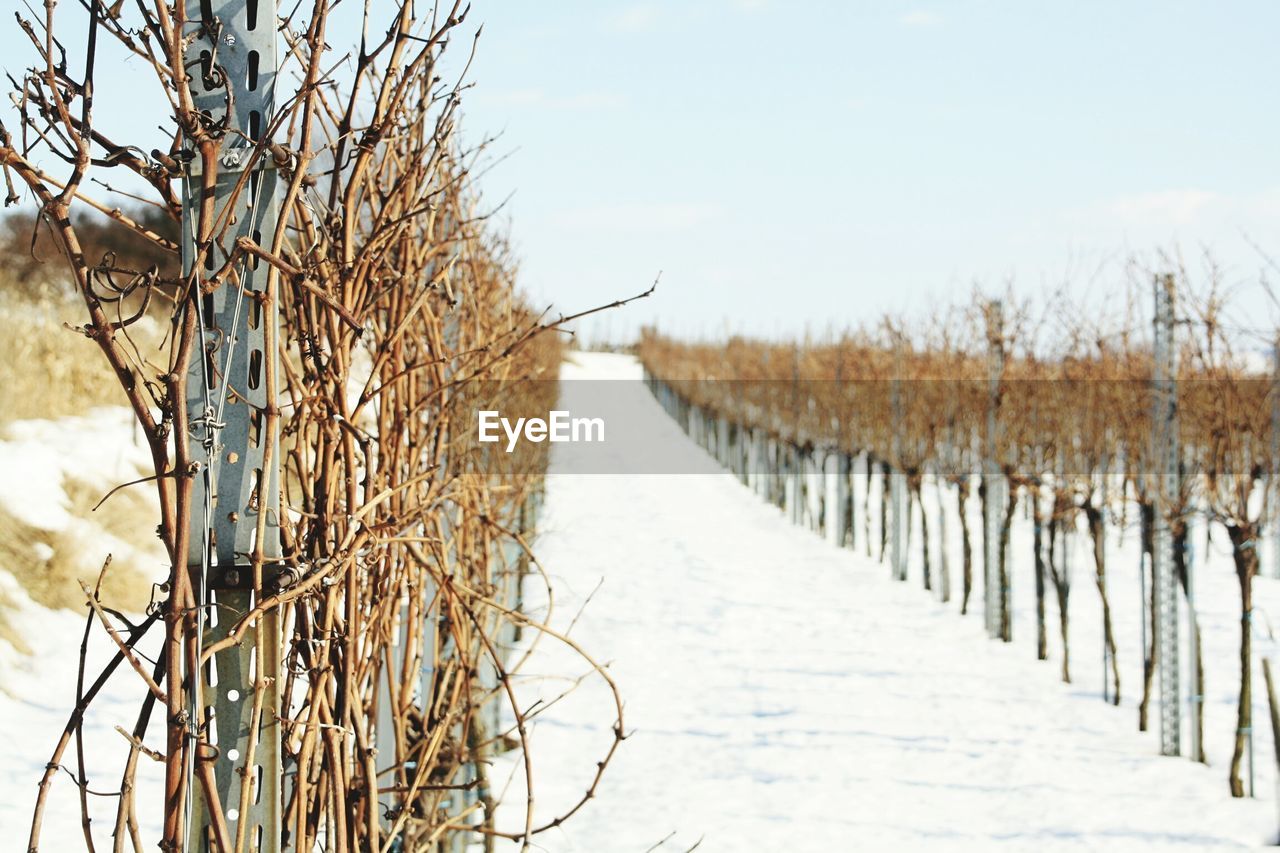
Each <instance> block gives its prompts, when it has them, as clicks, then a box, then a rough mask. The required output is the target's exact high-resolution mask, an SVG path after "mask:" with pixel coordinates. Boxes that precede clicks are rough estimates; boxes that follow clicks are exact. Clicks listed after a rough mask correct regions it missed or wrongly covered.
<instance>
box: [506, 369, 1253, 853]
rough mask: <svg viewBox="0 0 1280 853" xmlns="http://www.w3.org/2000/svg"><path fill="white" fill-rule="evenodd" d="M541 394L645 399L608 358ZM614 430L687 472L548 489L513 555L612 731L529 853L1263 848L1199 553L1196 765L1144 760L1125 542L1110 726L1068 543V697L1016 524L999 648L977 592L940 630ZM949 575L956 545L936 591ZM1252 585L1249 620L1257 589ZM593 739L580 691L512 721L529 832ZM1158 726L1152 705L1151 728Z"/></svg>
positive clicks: (822, 545)
mask: <svg viewBox="0 0 1280 853" xmlns="http://www.w3.org/2000/svg"><path fill="white" fill-rule="evenodd" d="M562 375H563V376H564V377H565V378H591V379H601V378H614V379H620V380H631V381H633V382H634V383H635V391H636V393H637V394H641V395H647V391H645V390H644V388H643V386H642V385H641V384H640V383H639V382H638V381H636V380H638V379H639V377H640V369H639V366H638V365H637V364H636V363H635V361H634V360H632V359H630V358H628V357H625V356H615V355H603V354H576V355H575V356H574V359H573V362H572V363H570V364H569V365H567V366H566V368H565V371H564V373H563V374H562ZM631 410H632V411H635V412H638V413H643V415H644V417H646V418H648V419H650V420H651V423H646V424H645V428H646V429H651V430H653V431H654V434H655V435H658V436H661V437H662V440H663V441H665V442H670V445H671V447H672V453H673V454H676V453H679V454H685V455H687V456H688V460H687V463H684V462H682V463H681V464H682V465H684V466H685V469H686V470H688V471H689V472H690V473H688V474H684V475H653V476H623V477H614V476H605V475H573V476H569V475H561V476H556V475H553V476H551V477H550V479H549V483H548V488H547V502H546V506H545V510H544V515H543V517H542V520H541V522H540V523H541V531H542V532H541V535H540V537H539V539H538V543H537V553H538V555H539V558H540V560H541V562H542V563H543V564H544V566H545V567H546V568H547V570H548V571H549V572H550V573H551V575H552V577H553V579H554V580H555V582H556V611H555V614H554V615H553V618H552V623H553V624H555V625H558V626H560V627H561V628H563V627H565V626H567V625H569V624H570V623H571V622H573V620H574V619H575V618H576V620H577V621H576V623H575V624H574V627H573V633H572V636H573V638H574V639H575V640H577V641H578V642H579V643H581V644H582V645H583V646H585V647H586V648H587V649H589V650H591V652H592V653H593V654H595V655H596V656H597V657H598V658H599V659H601V660H607V661H610V662H611V664H610V667H609V671H610V672H611V674H612V676H613V677H614V678H615V679H616V680H617V681H618V683H619V684H620V685H621V687H622V690H623V693H624V696H625V699H626V702H627V704H626V724H627V728H628V729H629V730H630V731H632V732H633V734H632V736H631V737H630V739H628V740H627V741H626V742H625V743H624V744H623V745H622V747H621V748H620V749H619V752H618V754H617V756H616V757H615V758H614V760H613V762H612V764H611V765H610V767H609V769H608V773H607V774H606V776H605V779H604V781H603V783H602V784H601V786H600V788H599V790H598V791H597V796H596V797H595V800H594V801H593V802H591V803H589V804H588V805H587V806H586V808H585V809H584V810H583V811H581V812H579V813H578V814H577V815H576V816H574V818H572V819H571V820H570V821H568V822H567V823H565V824H564V825H563V826H561V827H559V828H556V829H553V830H551V831H549V832H547V833H545V834H543V835H541V836H539V843H540V845H541V846H542V848H543V849H546V850H551V851H582V853H600V852H601V851H644V850H648V849H649V848H650V847H652V846H655V845H656V849H657V850H659V851H685V850H688V849H690V848H691V847H692V846H693V845H695V844H696V843H698V842H699V841H701V844H700V846H699V847H698V850H699V851H721V850H723V851H742V850H751V851H756V850H760V851H774V850H786V851H845V850H903V849H923V848H927V849H931V850H932V849H941V850H985V849H993V848H1001V849H1009V850H1029V849H1044V850H1056V849H1095V848H1096V849H1109V850H1110V849H1125V850H1129V849H1165V848H1180V849H1185V850H1210V849H1220V848H1233V847H1258V846H1261V845H1263V844H1265V843H1266V842H1268V841H1270V840H1271V839H1273V838H1274V837H1275V828H1276V807H1275V799H1274V793H1273V792H1274V790H1275V789H1274V778H1275V776H1274V772H1273V771H1272V770H1271V767H1272V759H1271V756H1272V755H1273V753H1272V751H1271V743H1270V737H1269V735H1268V734H1267V733H1266V732H1265V729H1266V728H1267V726H1266V722H1265V721H1266V719H1267V717H1266V706H1265V704H1264V700H1262V699H1261V697H1260V698H1259V702H1258V704H1257V707H1256V716H1255V720H1256V722H1257V728H1258V730H1259V736H1258V742H1257V744H1256V761H1257V764H1258V775H1257V791H1258V798H1257V799H1253V800H1233V799H1232V798H1231V797H1230V796H1229V793H1228V789H1227V784H1226V773H1227V761H1228V759H1229V757H1230V738H1231V736H1232V733H1233V731H1234V725H1235V721H1234V716H1233V714H1234V707H1233V703H1234V695H1235V686H1236V684H1237V679H1238V672H1237V664H1236V663H1235V661H1236V660H1237V658H1236V657H1235V644H1236V642H1237V639H1238V627H1237V626H1238V619H1239V615H1238V609H1237V605H1236V604H1235V601H1236V599H1235V596H1236V595H1237V593H1236V585H1235V580H1234V577H1233V576H1232V575H1231V574H1230V567H1229V565H1227V564H1226V563H1225V562H1224V561H1223V559H1222V555H1221V554H1216V555H1215V556H1214V557H1213V559H1212V560H1211V561H1210V564H1209V566H1208V567H1207V569H1206V570H1205V571H1204V573H1203V574H1202V575H1201V579H1200V582H1199V588H1200V589H1199V594H1200V600H1201V622H1202V629H1203V630H1204V632H1205V647H1206V648H1205V657H1206V668H1207V670H1208V678H1207V681H1208V694H1209V696H1208V700H1207V709H1206V730H1207V731H1206V735H1207V737H1206V739H1207V746H1208V750H1209V759H1210V762H1211V764H1212V766H1210V767H1204V766H1200V765H1196V764H1193V763H1192V762H1190V761H1188V760H1186V759H1185V758H1183V759H1179V758H1162V757H1160V756H1159V755H1158V754H1157V753H1158V740H1157V735H1156V734H1155V732H1154V731H1152V732H1150V733H1147V734H1140V733H1139V732H1138V731H1137V711H1136V702H1137V698H1138V695H1139V693H1140V690H1141V681H1140V678H1141V659H1140V654H1139V651H1138V650H1139V642H1140V641H1139V631H1140V621H1139V612H1140V611H1139V602H1140V592H1139V583H1138V575H1137V571H1136V567H1137V560H1136V552H1135V551H1134V547H1135V546H1134V540H1135V539H1136V537H1135V536H1134V535H1133V532H1132V531H1130V532H1129V533H1128V535H1127V536H1126V538H1125V540H1124V541H1117V542H1115V543H1114V545H1113V547H1111V548H1110V551H1111V553H1110V556H1111V559H1112V568H1111V571H1112V575H1111V583H1112V587H1113V592H1112V595H1113V607H1114V608H1115V610H1116V614H1115V617H1116V621H1117V626H1118V628H1117V630H1118V634H1119V641H1120V643H1121V646H1120V651H1119V659H1120V663H1121V666H1122V668H1123V672H1122V694H1123V696H1124V702H1123V704H1122V706H1121V707H1120V708H1115V707H1112V706H1110V705H1107V704H1104V703H1103V702H1102V701H1101V698H1100V692H1101V682H1102V674H1101V659H1100V657H1101V633H1100V627H1099V626H1100V616H1099V606H1098V595H1097V592H1096V589H1095V587H1094V585H1093V579H1092V567H1091V564H1090V563H1088V562H1086V556H1087V555H1086V552H1085V550H1084V548H1085V543H1084V537H1083V536H1077V537H1075V538H1076V539H1077V545H1078V548H1079V550H1078V553H1077V554H1076V555H1075V559H1074V566H1075V570H1074V580H1075V583H1074V588H1073V592H1072V598H1071V615H1072V640H1073V647H1072V651H1073V673H1074V676H1075V683H1074V684H1071V685H1066V684H1062V683H1061V682H1060V681H1059V677H1058V674H1059V666H1060V664H1059V663H1058V660H1059V659H1058V643H1057V635H1056V631H1057V622H1056V618H1057V614H1056V610H1055V609H1054V604H1053V601H1052V598H1051V599H1050V602H1049V605H1048V608H1049V620H1050V623H1049V624H1050V631H1051V636H1052V638H1053V643H1052V645H1051V654H1052V658H1051V661H1050V662H1048V663H1043V662H1037V661H1036V660H1035V645H1034V588H1033V582H1032V578H1031V571H1030V563H1029V561H1028V560H1027V559H1025V557H1024V555H1029V554H1030V546H1029V541H1028V540H1027V538H1026V537H1027V536H1028V535H1029V533H1028V531H1027V530H1026V525H1025V524H1023V523H1020V524H1019V525H1018V526H1017V528H1016V529H1015V531H1014V538H1013V543H1012V548H1013V554H1014V563H1013V566H1014V573H1015V574H1014V593H1015V606H1016V608H1017V614H1016V618H1015V626H1014V630H1015V642H1014V643H1013V644H1009V645H1005V644H1001V643H996V642H992V641H989V640H987V639H986V638H985V636H984V632H983V625H982V616H981V600H982V598H981V596H982V591H981V582H980V579H978V586H977V588H976V589H975V591H974V596H973V599H972V602H973V604H974V605H976V606H975V607H973V608H972V609H971V612H970V615H969V616H966V617H961V616H960V615H959V612H958V607H959V605H958V599H959V595H958V594H955V595H954V597H953V601H952V602H951V603H950V604H947V605H943V604H941V603H939V602H937V601H936V600H935V599H933V598H931V597H930V595H929V594H928V593H925V592H924V591H922V590H921V588H920V582H919V569H918V565H916V563H918V556H917V557H916V560H915V563H913V568H912V575H911V580H910V582H909V583H905V584H904V583H898V582H894V581H892V580H890V579H889V572H888V568H887V566H885V565H882V564H880V563H879V562H876V561H873V560H870V559H868V558H867V557H866V556H864V555H863V554H862V551H861V545H859V549H858V551H857V552H854V551H851V550H848V549H840V548H836V547H835V546H833V545H832V544H829V543H827V542H825V541H823V540H822V539H821V538H820V537H819V536H816V535H814V534H813V533H812V532H809V531H807V530H803V529H800V528H798V527H795V526H793V525H791V524H790V523H788V522H787V521H786V520H785V519H784V517H783V514H782V513H781V512H780V511H779V510H777V509H775V508H774V507H772V506H769V505H766V504H765V503H764V502H762V501H761V500H760V499H759V498H757V497H756V496H755V495H754V494H753V493H752V492H751V491H749V490H748V489H747V488H745V487H743V486H742V485H740V484H739V483H738V482H737V480H735V479H734V478H732V477H731V476H729V475H726V474H723V473H718V469H717V468H716V467H715V465H714V463H713V462H712V461H711V460H710V459H709V457H706V456H705V455H704V454H702V452H701V450H699V449H698V448H697V447H696V446H695V445H693V443H692V442H690V441H689V440H688V439H687V438H686V437H685V436H684V435H683V433H682V432H681V431H680V430H679V428H678V427H677V426H676V425H675V423H674V422H673V421H671V420H670V419H669V418H667V417H666V415H665V414H664V413H663V412H662V410H661V409H660V407H659V406H658V405H657V403H656V402H652V401H650V403H649V404H648V405H647V406H640V405H637V406H635V407H632V409H631ZM555 458H556V457H555V455H554V453H553V463H552V464H553V471H554V468H555V461H554V460H555ZM672 470H675V468H674V467H673V468H672ZM931 499H932V496H930V495H926V503H928V502H929V501H930V500H931ZM972 503H973V504H975V505H976V504H977V501H976V500H974V501H972ZM872 507H873V512H874V511H875V509H874V507H875V503H874V495H873V504H872ZM859 511H861V507H859ZM858 523H859V525H860V524H861V520H859V522H858ZM949 527H950V528H951V530H952V531H953V532H954V531H956V529H957V528H958V525H957V524H956V523H955V520H954V519H953V520H952V522H951V523H950V525H949ZM974 529H975V530H979V529H980V528H979V527H977V525H976V519H975V528H974ZM875 535H876V534H875V531H874V529H873V536H875ZM935 535H936V531H935ZM1219 538H1220V539H1221V538H1225V537H1221V536H1220V537H1219ZM975 544H977V539H976V536H975ZM1197 545H1198V546H1203V532H1201V533H1200V534H1199V535H1198V537H1197ZM935 559H936V556H935ZM958 566H959V559H958V549H957V550H954V551H953V552H952V573H953V577H954V578H956V579H955V580H953V583H954V584H955V591H956V592H957V593H958V589H959V581H958V574H959V571H958ZM979 574H980V571H979ZM1260 587H1261V590H1260V595H1261V597H1262V598H1263V599H1264V601H1273V600H1274V597H1275V590H1274V584H1273V582H1270V581H1260ZM1050 595H1052V593H1050ZM588 599H589V600H588ZM584 603H585V605H586V606H585V610H583V611H582V612H581V614H580V615H579V610H580V609H581V608H582V607H583V605H584ZM1264 606H1265V605H1264ZM1183 636H1184V637H1185V632H1184V634H1183ZM1262 651H1264V652H1269V651H1270V649H1269V648H1268V647H1264V648H1263V649H1262ZM575 665H576V664H575V663H574V661H573V657H572V655H571V654H570V653H568V652H567V651H565V650H563V649H561V648H558V647H557V646H556V645H555V644H554V643H550V642H548V643H544V644H543V645H542V646H541V647H540V652H539V653H538V655H537V656H536V657H535V659H534V661H533V662H532V663H531V666H530V668H529V670H528V671H527V677H526V678H524V679H522V681H521V682H520V685H521V690H522V695H523V696H525V697H527V698H528V699H529V700H530V701H532V700H533V699H534V698H535V697H538V696H547V697H550V696H554V695H556V694H557V693H559V692H560V691H561V689H562V688H563V681H562V679H560V678H557V677H556V676H557V675H558V674H560V673H563V671H564V670H565V669H567V668H572V667H574V666H575ZM577 666H578V669H579V670H581V666H580V665H577ZM539 675H542V676H546V678H540V677H539ZM1256 684H1257V690H1258V692H1259V693H1260V692H1261V678H1260V677H1258V680H1257V682H1256ZM612 721H613V717H612V711H611V706H610V703H609V697H608V694H607V692H606V691H605V690H604V689H603V687H602V686H601V685H600V684H599V683H598V682H592V681H587V682H586V683H585V684H584V685H583V687H581V688H580V689H579V690H578V691H577V692H576V693H574V694H573V695H571V697H570V698H568V699H566V700H564V701H562V702H561V703H560V704H559V705H557V706H556V707H555V708H554V709H552V710H551V711H548V712H547V714H546V715H545V717H543V718H540V719H539V721H538V722H536V723H535V725H534V734H533V740H532V743H533V766H534V772H535V801H536V805H537V815H538V818H539V822H541V821H545V820H547V819H550V818H552V817H553V816H555V815H556V814H557V813H558V811H560V810H562V809H563V808H565V807H566V806H568V805H570V804H571V803H573V802H574V801H576V799H577V798H578V797H579V796H580V795H581V793H582V792H583V790H584V789H585V788H586V786H587V784H588V783H589V782H590V779H591V776H592V773H593V772H594V769H595V766H594V762H595V760H597V758H598V757H599V755H600V754H601V752H602V751H603V749H604V748H605V747H607V745H608V743H609V739H610V738H609V727H610V726H611V724H612ZM1157 721H1158V715H1157V714H1156V712H1155V709H1154V704H1153V713H1152V727H1153V730H1154V729H1155V728H1156V727H1157V724H1158V723H1157ZM1185 742H1186V740H1185V736H1184V744H1185ZM512 763H513V762H512V761H510V760H508V761H507V762H506V763H505V764H504V765H502V766H501V771H502V774H509V775H510V776H511V778H512V781H511V783H510V788H509V790H508V791H507V796H508V797H509V800H508V802H509V803H510V805H508V806H506V807H505V820H504V823H505V825H506V826H507V827H508V828H516V827H517V826H518V824H519V823H520V817H521V816H520V815H519V814H518V812H519V811H520V809H519V808H518V804H519V803H520V802H521V801H522V798H523V797H522V790H521V788H520V777H519V774H518V773H513V772H512V771H513V770H514V768H513V767H512V766H511V765H512ZM502 774H500V773H496V772H495V774H494V776H495V777H498V776H500V775H502ZM503 778H505V776H503Z"/></svg>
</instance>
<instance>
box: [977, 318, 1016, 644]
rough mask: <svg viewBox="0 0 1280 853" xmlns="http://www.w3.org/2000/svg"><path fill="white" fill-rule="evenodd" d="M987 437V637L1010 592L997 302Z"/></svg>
mask: <svg viewBox="0 0 1280 853" xmlns="http://www.w3.org/2000/svg"><path fill="white" fill-rule="evenodd" d="M986 321H987V370H988V373H987V430H986V432H987V434H986V448H985V451H986V452H985V453H984V454H983V478H982V479H983V484H984V487H985V489H986V500H985V503H984V514H983V519H982V530H983V539H982V544H983V548H982V563H983V579H984V597H983V605H984V610H985V616H986V624H987V634H988V635H990V636H992V637H998V636H1000V634H1001V620H1002V616H1003V615H1004V613H1006V612H1007V610H1008V607H1009V589H1008V588H1007V587H1005V586H1004V585H1003V584H1002V582H1001V578H1000V525H1001V523H1002V521H1003V517H1004V489H1003V480H1004V473H1003V471H1001V469H1000V460H999V458H998V455H999V452H1000V441H999V432H998V430H999V427H1000V419H999V417H998V412H999V408H1000V381H1001V379H1002V377H1003V376H1004V361H1005V356H1004V310H1003V306H1002V304H1001V303H1000V300H998V299H993V300H991V301H990V302H988V303H987V311H986Z"/></svg>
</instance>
